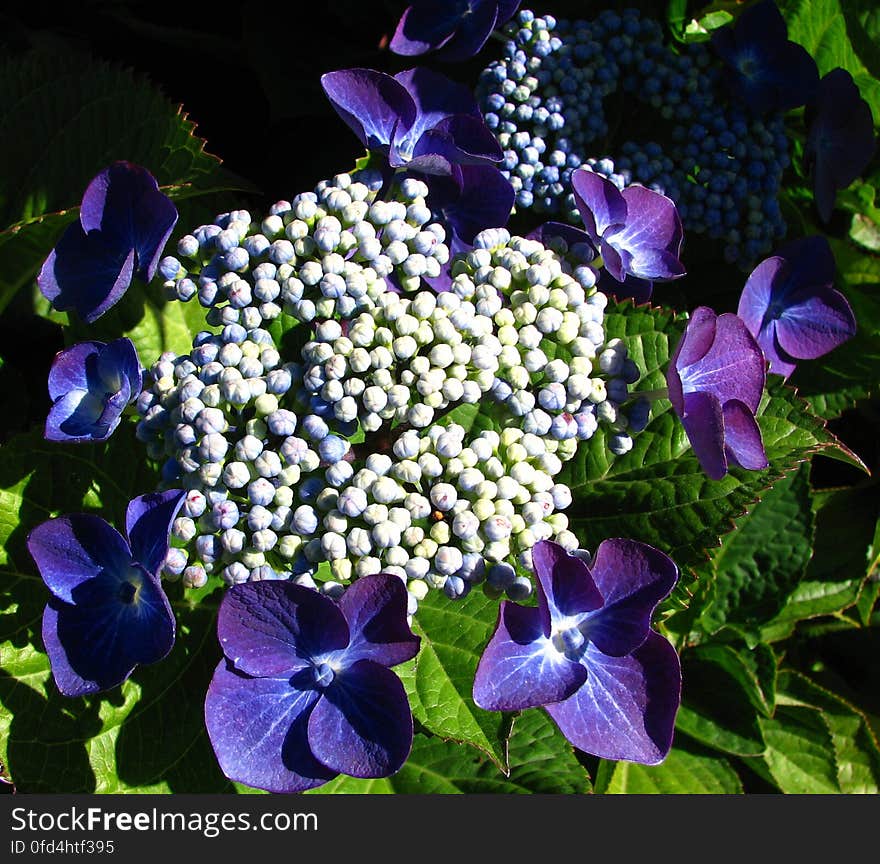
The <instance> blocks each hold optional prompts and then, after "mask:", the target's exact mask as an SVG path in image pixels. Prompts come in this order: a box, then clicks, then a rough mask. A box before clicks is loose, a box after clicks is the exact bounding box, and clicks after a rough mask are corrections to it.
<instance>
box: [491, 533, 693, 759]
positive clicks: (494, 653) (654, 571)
mask: <svg viewBox="0 0 880 864" xmlns="http://www.w3.org/2000/svg"><path fill="white" fill-rule="evenodd" d="M532 560H533V564H534V569H535V575H536V577H537V586H536V593H537V598H538V605H537V607H526V606H520V605H518V604H516V603H512V602H509V601H504V602H502V604H501V608H500V610H499V614H498V624H497V626H496V628H495V632H494V633H493V635H492V638H491V639H490V640H489V644H488V645H487V646H486V649H485V651H484V652H483V655H482V657H481V658H480V662H479V665H478V667H477V673H476V676H475V679H474V701H475V702H476V704H477V705H479V706H480V707H481V708H485V709H487V710H490V711H519V710H523V709H525V708H532V707H536V706H543V707H544V708H545V709H546V710H547V712H548V714H550V716H551V717H552V718H553V720H554V721H555V722H556V724H557V725H558V726H559V729H560V730H561V732H562V733H563V735H565V737H566V738H567V739H568V740H569V741H570V742H571V743H572V744H573V745H574V746H575V747H577V748H578V749H579V750H583V751H585V752H587V753H592V754H593V755H595V756H599V757H601V758H603V759H626V760H628V761H631V762H641V763H644V764H648V765H654V764H657V763H658V762H662V761H663V759H664V758H665V757H666V754H667V753H668V752H669V748H670V746H671V744H672V732H673V726H674V723H675V715H676V712H677V711H678V706H679V702H680V699H681V666H680V664H679V660H678V655H677V654H676V652H675V649H674V648H673V646H672V645H671V644H670V643H669V642H668V641H667V640H666V639H665V638H663V636H661V635H660V634H659V633H657V632H656V631H654V630H652V629H651V615H652V614H653V612H654V609H655V607H656V606H657V604H658V603H659V602H660V600H662V599H663V598H664V597H666V596H667V595H668V594H669V592H670V591H671V590H672V588H673V586H674V585H675V583H676V581H677V579H678V568H677V567H676V566H675V564H674V563H673V561H672V560H671V559H670V558H668V557H667V556H666V555H664V554H663V553H662V552H660V551H658V550H657V549H654V548H653V547H651V546H648V545H647V544H645V543H638V542H636V541H632V540H623V539H611V540H605V541H604V542H602V543H601V544H600V545H599V548H598V549H597V550H596V554H595V556H594V558H593V560H592V562H591V563H590V564H589V565H588V564H587V562H586V561H585V560H584V559H583V558H581V557H578V556H576V555H572V554H569V553H568V552H566V551H565V549H563V547H562V546H560V545H559V544H557V543H554V542H552V541H549V540H542V541H540V542H539V543H537V544H536V545H535V546H534V548H533V551H532Z"/></svg>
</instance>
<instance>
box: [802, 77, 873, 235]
mask: <svg viewBox="0 0 880 864" xmlns="http://www.w3.org/2000/svg"><path fill="white" fill-rule="evenodd" d="M808 118H809V132H808V133H807V140H806V143H805V144H804V160H805V162H806V164H807V165H808V166H810V167H811V170H812V173H813V194H814V196H815V199H816V207H817V209H818V211H819V216H820V217H821V218H822V220H823V221H824V222H827V221H828V220H829V219H830V218H831V212H832V210H833V209H834V199H835V197H836V195H837V190H838V189H846V187H847V186H849V184H850V183H852V182H853V180H855V179H856V177H858V176H859V175H860V174H861V173H862V171H864V170H865V168H866V167H867V166H868V163H869V162H870V161H871V158H872V157H873V155H874V150H875V148H876V146H877V138H876V136H875V135H874V120H873V117H872V115H871V108H870V106H869V105H868V103H867V102H866V101H865V100H864V99H862V97H861V94H860V93H859V88H858V87H857V86H856V83H855V81H853V78H852V75H850V74H849V72H847V71H846V70H845V69H840V68H838V69H832V70H831V71H830V72H829V73H828V74H827V75H825V76H824V77H823V78H822V80H821V81H820V82H819V92H818V94H817V96H816V101H815V103H814V104H813V105H810V106H808Z"/></svg>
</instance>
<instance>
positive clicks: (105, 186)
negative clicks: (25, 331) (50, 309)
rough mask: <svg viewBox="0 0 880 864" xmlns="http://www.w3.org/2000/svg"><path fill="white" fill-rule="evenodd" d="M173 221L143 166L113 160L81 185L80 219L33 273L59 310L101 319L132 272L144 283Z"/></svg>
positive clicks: (172, 212)
mask: <svg viewBox="0 0 880 864" xmlns="http://www.w3.org/2000/svg"><path fill="white" fill-rule="evenodd" d="M176 223H177V208H176V207H175V206H174V204H173V203H172V201H171V199H170V198H169V197H168V196H167V195H165V194H164V193H163V192H161V191H160V190H159V185H158V183H157V182H156V179H155V178H154V177H153V175H152V174H150V172H149V171H147V170H146V169H145V168H141V167H140V166H139V165H133V164H132V163H130V162H114V163H113V164H112V165H111V166H110V167H109V168H105V169H104V170H103V171H102V172H101V173H100V174H98V175H97V177H95V178H94V179H93V180H92V181H91V182H90V183H89V185H88V187H87V188H86V191H85V194H84V195H83V199H82V204H81V205H80V211H79V219H78V220H77V221H76V222H74V223H73V224H71V225H70V226H68V228H67V230H66V231H65V232H64V234H63V235H62V236H61V239H60V240H59V241H58V243H57V245H56V246H55V248H54V249H53V250H52V251H51V252H50V253H49V257H48V258H47V259H46V260H45V262H44V263H43V267H42V269H41V270H40V273H39V275H38V276H37V284H38V285H39V287H40V291H42V293H43V296H44V297H46V299H47V300H49V301H50V302H51V303H52V305H53V306H54V307H55V308H56V309H58V310H59V311H66V310H68V309H75V310H76V312H77V313H78V314H79V316H80V317H81V318H82V319H83V320H84V321H86V322H88V323H90V324H91V323H92V322H93V321H95V320H96V319H97V318H100V317H101V315H103V314H104V313H105V312H106V311H107V310H108V309H109V308H110V307H111V306H113V305H114V304H115V303H117V302H118V301H119V300H120V299H121V298H122V295H123V294H125V292H126V290H128V286H129V285H130V284H131V280H132V278H133V277H135V276H137V277H138V278H139V279H142V280H143V281H144V282H149V281H150V279H152V278H153V276H154V275H155V273H156V269H157V268H158V266H159V259H160V257H161V256H162V251H163V249H164V248H165V244H166V243H167V242H168V238H169V237H170V236H171V232H172V230H173V229H174V226H175V224H176Z"/></svg>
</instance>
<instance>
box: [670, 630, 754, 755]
mask: <svg viewBox="0 0 880 864" xmlns="http://www.w3.org/2000/svg"><path fill="white" fill-rule="evenodd" d="M681 662H682V675H681V677H682V701H681V707H680V708H679V711H678V715H677V716H676V720H675V727H676V729H677V730H678V731H679V732H684V733H685V734H686V735H689V736H690V737H691V738H694V739H695V740H697V741H699V742H701V743H702V744H705V745H708V746H709V747H711V748H713V749H715V750H721V751H722V752H724V753H731V754H734V755H737V756H758V755H760V754H761V753H763V751H764V741H763V738H762V737H761V729H760V726H759V725H758V715H759V714H761V713H764V714H766V713H768V712H767V705H766V701H765V700H764V698H763V694H762V693H761V690H760V688H759V687H758V682H757V680H756V679H755V678H754V677H753V676H752V674H751V671H750V669H749V668H748V666H747V665H746V664H744V663H743V662H742V661H740V660H739V658H738V657H737V655H736V652H735V651H733V649H731V648H728V647H726V646H720V645H716V646H707V647H706V648H702V649H700V648H696V649H689V650H686V651H684V652H683V653H682V656H681Z"/></svg>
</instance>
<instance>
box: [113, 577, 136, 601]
mask: <svg viewBox="0 0 880 864" xmlns="http://www.w3.org/2000/svg"><path fill="white" fill-rule="evenodd" d="M140 590H141V582H140V580H139V579H138V578H137V577H136V576H134V575H132V576H129V577H127V578H126V579H123V580H122V582H120V583H119V589H118V593H117V596H118V597H119V601H120V602H121V603H125V604H126V605H133V604H135V603H137V599H138V594H140Z"/></svg>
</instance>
